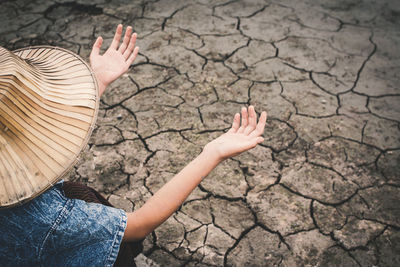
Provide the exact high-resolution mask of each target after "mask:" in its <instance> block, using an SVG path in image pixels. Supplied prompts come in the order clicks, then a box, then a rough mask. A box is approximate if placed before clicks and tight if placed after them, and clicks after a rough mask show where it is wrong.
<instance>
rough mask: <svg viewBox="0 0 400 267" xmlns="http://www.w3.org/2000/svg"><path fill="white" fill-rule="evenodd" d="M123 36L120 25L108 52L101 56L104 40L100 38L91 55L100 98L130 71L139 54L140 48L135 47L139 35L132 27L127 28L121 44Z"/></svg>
mask: <svg viewBox="0 0 400 267" xmlns="http://www.w3.org/2000/svg"><path fill="white" fill-rule="evenodd" d="M121 36H122V25H121V24H119V25H118V26H117V30H116V31H115V35H114V39H113V41H112V43H111V45H110V47H109V48H108V49H107V51H106V52H105V53H104V54H103V55H100V48H101V45H102V44H103V38H102V37H101V36H99V37H98V38H97V40H96V42H95V43H94V45H93V48H92V52H91V53H90V65H91V67H92V69H93V71H94V73H95V75H96V78H97V82H98V85H99V95H100V96H101V95H102V94H103V93H104V91H105V90H106V88H107V86H108V85H109V84H111V83H112V82H113V81H115V80H116V79H117V78H118V77H120V76H121V75H122V74H124V73H125V72H126V71H127V70H128V69H129V66H130V65H131V64H132V63H133V61H134V60H135V58H136V56H137V54H138V52H139V47H135V44H136V37H137V35H136V33H133V34H132V27H130V26H129V27H127V28H126V31H125V36H124V40H123V41H122V43H121V44H120V40H121Z"/></svg>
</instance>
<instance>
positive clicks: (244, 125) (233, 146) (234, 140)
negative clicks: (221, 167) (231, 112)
mask: <svg viewBox="0 0 400 267" xmlns="http://www.w3.org/2000/svg"><path fill="white" fill-rule="evenodd" d="M266 120H267V113H266V112H265V111H263V112H262V113H261V116H260V118H259V120H258V123H257V114H256V112H255V110H254V107H253V106H250V107H249V108H248V109H246V108H244V107H243V108H242V121H241V122H240V114H239V113H236V114H235V116H234V118H233V124H232V128H230V129H229V131H228V132H226V133H225V134H223V135H221V136H220V137H218V138H217V139H214V140H213V141H211V142H210V143H208V144H207V145H206V146H205V147H204V150H205V151H208V152H211V153H212V154H213V155H216V156H217V158H218V160H220V161H222V160H224V159H227V158H230V157H234V156H236V155H239V154H240V153H242V152H244V151H247V150H249V149H251V148H253V147H255V146H257V145H258V144H259V143H261V142H263V141H264V138H263V137H262V136H261V135H262V134H263V132H264V128H265V122H266Z"/></svg>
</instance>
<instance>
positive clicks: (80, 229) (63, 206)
mask: <svg viewBox="0 0 400 267" xmlns="http://www.w3.org/2000/svg"><path fill="white" fill-rule="evenodd" d="M60 187H61V186H58V185H56V186H54V187H53V188H51V189H49V190H48V191H47V192H45V193H43V194H42V195H40V196H39V197H37V198H35V199H33V200H32V201H30V202H28V203H26V204H24V205H21V206H18V207H14V208H9V209H4V210H0V266H1V267H3V266H18V267H20V266H21V267H23V266H113V264H114V262H115V260H116V259H117V256H118V251H119V247H120V244H121V242H122V238H123V235H124V231H125V228H126V222H127V216H126V213H125V212H124V211H123V210H120V209H116V208H112V207H108V206H104V205H101V204H94V203H86V202H84V201H82V200H77V199H68V198H66V197H65V196H64V195H63V193H62V192H61V190H60Z"/></svg>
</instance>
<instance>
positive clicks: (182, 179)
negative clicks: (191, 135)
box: [124, 151, 220, 240]
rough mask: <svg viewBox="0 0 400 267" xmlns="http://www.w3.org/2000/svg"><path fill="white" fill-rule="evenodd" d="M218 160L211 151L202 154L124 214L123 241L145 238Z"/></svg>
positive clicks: (180, 203)
mask: <svg viewBox="0 0 400 267" xmlns="http://www.w3.org/2000/svg"><path fill="white" fill-rule="evenodd" d="M219 163H220V160H219V159H218V157H216V156H215V155H212V153H211V152H207V151H203V152H202V153H201V154H200V155H199V156H197V157H196V158H195V159H194V160H193V161H192V162H190V163H189V164H188V165H187V166H186V167H185V168H184V169H183V170H181V171H180V172H179V173H178V174H177V175H175V176H174V177H173V178H172V179H171V180H170V181H169V182H168V183H166V184H165V185H164V186H163V187H162V188H161V189H160V190H158V191H157V192H156V193H155V194H154V195H153V196H152V197H151V198H150V199H149V200H148V201H147V202H146V203H145V204H144V205H143V206H142V207H141V208H140V209H138V210H137V211H134V212H132V213H128V225H127V228H126V230H125V235H124V240H138V239H142V238H144V237H146V236H147V235H148V234H149V233H151V232H152V231H153V230H154V229H155V228H156V227H157V226H159V225H160V224H161V223H163V222H164V221H165V220H167V219H168V217H170V216H171V214H173V213H174V212H175V211H176V210H177V209H178V208H179V206H180V205H182V203H183V202H184V201H185V199H186V198H187V197H188V196H189V194H190V193H191V192H192V191H193V190H194V189H195V188H196V187H197V185H198V184H199V183H200V182H201V180H202V178H203V177H206V176H207V175H208V174H209V173H210V172H211V171H212V170H213V169H214V168H215V167H216V166H217V165H218V164H219Z"/></svg>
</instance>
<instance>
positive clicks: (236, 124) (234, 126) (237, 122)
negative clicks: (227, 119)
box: [228, 113, 240, 133]
mask: <svg viewBox="0 0 400 267" xmlns="http://www.w3.org/2000/svg"><path fill="white" fill-rule="evenodd" d="M239 126H240V114H239V113H236V114H235V116H234V117H233V123H232V128H230V129H229V131H228V133H236V132H237V130H238V129H239Z"/></svg>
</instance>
